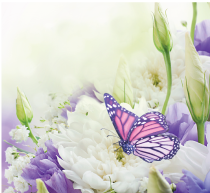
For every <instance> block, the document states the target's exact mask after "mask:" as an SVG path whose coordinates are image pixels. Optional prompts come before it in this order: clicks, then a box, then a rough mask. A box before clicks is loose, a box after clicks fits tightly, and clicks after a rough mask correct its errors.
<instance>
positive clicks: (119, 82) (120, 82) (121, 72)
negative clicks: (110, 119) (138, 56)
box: [113, 56, 133, 107]
mask: <svg viewBox="0 0 210 193" xmlns="http://www.w3.org/2000/svg"><path fill="white" fill-rule="evenodd" d="M113 97H114V98H115V99H116V100H117V102H118V103H128V104H129V105H130V106H131V107H133V88H132V84H131V79H130V71H129V67H128V64H127V63H126V62H125V59H124V57H123V56H121V57H120V62H119V66H118V69H117V74H116V78H115V83H114V88H113Z"/></svg>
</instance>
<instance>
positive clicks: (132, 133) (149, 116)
mask: <svg viewBox="0 0 210 193" xmlns="http://www.w3.org/2000/svg"><path fill="white" fill-rule="evenodd" d="M104 101H105V104H106V108H107V111H108V114H109V116H110V119H111V121H112V123H113V125H114V127H115V130H116V132H117V133H118V135H119V137H120V141H119V145H120V146H121V147H122V149H123V151H124V152H125V153H126V154H128V155H130V154H131V153H133V154H134V155H136V156H138V157H140V158H141V159H143V160H145V161H147V162H153V161H160V160H162V159H171V158H172V157H173V156H174V155H175V154H176V152H177V151H178V149H179V140H178V139H177V137H176V136H174V135H172V134H168V133H166V132H167V130H168V125H167V123H166V121H165V116H164V115H162V114H161V113H159V112H155V111H153V112H149V113H146V114H144V115H143V116H141V117H138V116H137V115H136V114H134V113H132V112H130V111H128V110H126V109H125V108H123V107H122V106H120V105H119V104H118V103H117V101H116V100H115V99H114V97H112V96H111V95H109V94H107V93H105V94H104Z"/></svg>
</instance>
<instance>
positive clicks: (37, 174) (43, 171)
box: [21, 140, 81, 193]
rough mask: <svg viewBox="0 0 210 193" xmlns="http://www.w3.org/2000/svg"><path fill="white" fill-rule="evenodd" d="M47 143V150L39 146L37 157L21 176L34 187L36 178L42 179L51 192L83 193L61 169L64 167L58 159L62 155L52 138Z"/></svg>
mask: <svg viewBox="0 0 210 193" xmlns="http://www.w3.org/2000/svg"><path fill="white" fill-rule="evenodd" d="M45 145H46V147H47V152H46V153H45V152H44V150H43V148H39V149H38V151H37V152H36V154H35V155H36V157H35V158H33V159H31V162H30V164H28V165H27V166H26V167H25V168H24V169H23V173H22V175H21V176H22V177H23V178H24V179H25V180H26V181H27V182H28V183H29V184H31V185H32V186H34V187H35V186H36V179H38V178H39V179H41V180H42V181H43V182H44V183H45V185H46V187H47V189H48V191H49V192H50V193H81V191H80V190H75V189H74V188H73V183H72V182H71V181H70V180H69V179H67V178H66V176H65V174H64V173H63V172H62V171H61V170H62V169H63V168H62V167H61V166H60V165H59V164H58V161H57V157H60V156H59V154H58V150H57V149H56V148H55V147H54V146H53V143H52V140H49V141H46V143H45Z"/></svg>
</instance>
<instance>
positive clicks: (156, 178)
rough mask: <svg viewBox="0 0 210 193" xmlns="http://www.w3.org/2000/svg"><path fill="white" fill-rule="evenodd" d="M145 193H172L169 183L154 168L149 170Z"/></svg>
mask: <svg viewBox="0 0 210 193" xmlns="http://www.w3.org/2000/svg"><path fill="white" fill-rule="evenodd" d="M147 193H172V190H171V187H170V185H169V183H168V182H167V181H166V179H165V178H164V177H163V175H162V174H161V173H160V172H159V171H158V170H157V169H156V168H155V167H154V166H151V167H150V170H149V182H148V188H147Z"/></svg>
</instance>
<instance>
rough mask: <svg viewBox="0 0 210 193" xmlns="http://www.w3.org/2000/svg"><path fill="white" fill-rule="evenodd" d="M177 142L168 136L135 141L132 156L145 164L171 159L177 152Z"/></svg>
mask: <svg viewBox="0 0 210 193" xmlns="http://www.w3.org/2000/svg"><path fill="white" fill-rule="evenodd" d="M179 144H180V142H179V140H178V139H177V137H175V136H173V135H170V134H166V135H165V134H163V135H155V136H149V137H145V138H141V139H138V140H136V141H135V148H134V152H133V154H134V155H136V156H138V157H140V158H141V159H143V160H144V161H146V162H149V163H151V162H153V161H160V160H162V159H171V158H173V156H174V155H175V154H176V153H177V151H178V150H179Z"/></svg>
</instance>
